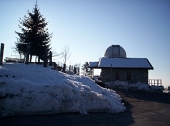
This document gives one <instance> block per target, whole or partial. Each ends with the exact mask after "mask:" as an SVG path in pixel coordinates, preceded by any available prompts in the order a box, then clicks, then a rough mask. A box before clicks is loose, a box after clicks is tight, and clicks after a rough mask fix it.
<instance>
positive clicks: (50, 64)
mask: <svg viewBox="0 0 170 126" xmlns="http://www.w3.org/2000/svg"><path fill="white" fill-rule="evenodd" d="M49 66H52V52H51V51H50V63H49Z"/></svg>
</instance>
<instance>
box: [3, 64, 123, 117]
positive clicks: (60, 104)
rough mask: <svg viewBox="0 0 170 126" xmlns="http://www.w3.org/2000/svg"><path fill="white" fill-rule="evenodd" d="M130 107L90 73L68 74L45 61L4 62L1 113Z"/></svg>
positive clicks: (57, 111) (48, 112)
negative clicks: (56, 69)
mask: <svg viewBox="0 0 170 126" xmlns="http://www.w3.org/2000/svg"><path fill="white" fill-rule="evenodd" d="M125 109H126V108H125V106H124V105H123V104H122V103H121V98H120V96H119V95H118V94H116V92H114V91H113V90H109V89H105V88H102V87H100V86H98V85H96V84H95V83H94V81H93V80H91V79H90V78H88V77H84V76H77V75H68V74H64V73H62V72H58V71H55V70H52V69H51V68H50V67H47V68H45V67H43V66H42V65H35V64H29V65H25V64H23V63H14V64H12V63H8V64H7V63H6V64H4V65H2V66H0V117H5V116H13V115H33V114H55V113H65V112H80V113H82V114H87V113H88V112H110V113H118V112H122V111H124V110H125Z"/></svg>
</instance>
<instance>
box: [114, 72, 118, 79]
mask: <svg viewBox="0 0 170 126" xmlns="http://www.w3.org/2000/svg"><path fill="white" fill-rule="evenodd" d="M115 79H116V80H119V72H115Z"/></svg>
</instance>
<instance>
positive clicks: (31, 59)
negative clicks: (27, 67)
mask: <svg viewBox="0 0 170 126" xmlns="http://www.w3.org/2000/svg"><path fill="white" fill-rule="evenodd" d="M31 61H32V55H30V63H31Z"/></svg>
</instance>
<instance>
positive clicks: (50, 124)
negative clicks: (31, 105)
mask: <svg viewBox="0 0 170 126" xmlns="http://www.w3.org/2000/svg"><path fill="white" fill-rule="evenodd" d="M116 92H117V93H118V94H119V95H120V96H121V97H122V98H123V100H122V102H123V103H124V104H125V106H126V108H127V110H126V111H125V112H122V113H118V114H109V113H90V114H88V115H81V114H79V113H65V114H56V115H34V116H14V117H6V118H0V126H129V125H132V126H170V95H169V94H157V93H146V92H134V91H125V90H119V91H118V90H117V91H116Z"/></svg>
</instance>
